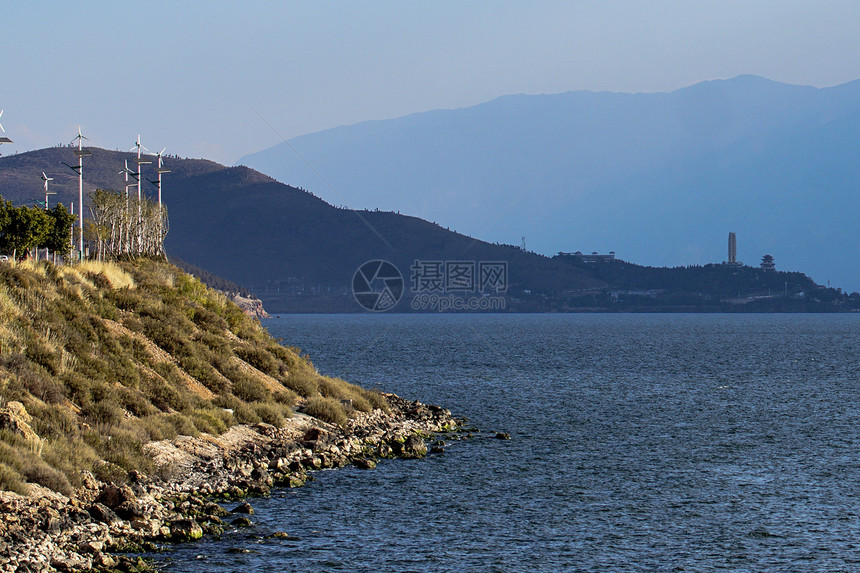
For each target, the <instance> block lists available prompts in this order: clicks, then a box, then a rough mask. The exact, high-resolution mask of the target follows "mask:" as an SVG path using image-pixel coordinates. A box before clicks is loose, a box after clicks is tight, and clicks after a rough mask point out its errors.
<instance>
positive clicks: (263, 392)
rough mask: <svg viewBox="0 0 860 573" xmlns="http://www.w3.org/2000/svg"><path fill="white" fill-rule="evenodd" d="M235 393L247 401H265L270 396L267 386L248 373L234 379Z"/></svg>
mask: <svg viewBox="0 0 860 573" xmlns="http://www.w3.org/2000/svg"><path fill="white" fill-rule="evenodd" d="M233 394H234V395H235V396H236V397H237V398H239V399H240V400H243V401H245V402H265V401H266V400H268V398H269V396H270V393H269V390H267V389H266V387H265V386H263V385H262V384H261V383H260V382H258V381H257V380H255V379H254V378H251V377H250V376H246V375H242V376H239V377H237V378H236V379H234V380H233Z"/></svg>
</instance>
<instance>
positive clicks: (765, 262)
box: [761, 255, 776, 271]
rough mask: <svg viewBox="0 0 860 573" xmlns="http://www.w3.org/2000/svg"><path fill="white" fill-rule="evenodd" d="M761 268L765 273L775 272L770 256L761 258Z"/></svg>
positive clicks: (774, 265)
mask: <svg viewBox="0 0 860 573" xmlns="http://www.w3.org/2000/svg"><path fill="white" fill-rule="evenodd" d="M761 268H763V269H764V270H766V271H773V270H776V264H775V263H774V262H773V257H772V256H770V255H765V256H763V257H762V258H761Z"/></svg>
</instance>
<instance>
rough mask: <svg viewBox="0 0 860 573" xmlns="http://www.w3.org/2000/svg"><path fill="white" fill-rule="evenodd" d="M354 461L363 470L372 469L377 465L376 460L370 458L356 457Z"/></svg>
mask: <svg viewBox="0 0 860 573" xmlns="http://www.w3.org/2000/svg"><path fill="white" fill-rule="evenodd" d="M352 463H353V464H355V467H357V468H359V469H362V470H372V469H373V468H375V467H376V462H375V461H373V460H371V459H368V458H356V459H355V460H353V462H352Z"/></svg>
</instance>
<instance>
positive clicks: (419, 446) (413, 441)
mask: <svg viewBox="0 0 860 573" xmlns="http://www.w3.org/2000/svg"><path fill="white" fill-rule="evenodd" d="M395 443H396V444H398V445H399V448H398V449H399V450H400V451H399V452H397V454H398V455H399V456H400V457H403V458H423V457H424V456H426V455H427V444H425V443H424V440H423V439H422V438H421V437H419V436H416V435H414V434H413V435H411V436H409V437H407V438H406V439H405V440H404V441H403V443H402V444H400V443H399V442H395Z"/></svg>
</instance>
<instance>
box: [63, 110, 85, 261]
mask: <svg viewBox="0 0 860 573" xmlns="http://www.w3.org/2000/svg"><path fill="white" fill-rule="evenodd" d="M85 139H88V138H86V137H84V135H83V134H82V133H81V126H80V125H79V126H78V135H77V137H75V138H74V139H72V143H74V142H75V141H77V142H78V148H77V149H75V150H74V151H75V156H76V157H77V158H78V165H77V167H75V166H73V165H69V164H68V163H66V162H65V161H62V162H61V163H63V165H66V166H68V167H70V168H71V169H72V170H74V171H77V172H78V229H79V231H80V232H79V234H78V257H79V260H81V261H82V260H84V157H89V156H90V155H92V154H93V152H92V151H90V150H88V149H84V140H85Z"/></svg>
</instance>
